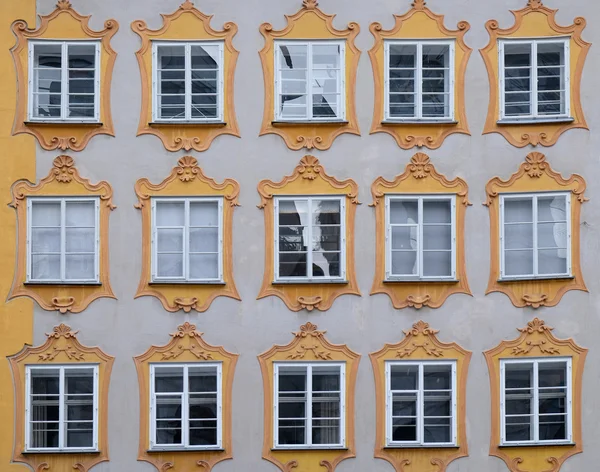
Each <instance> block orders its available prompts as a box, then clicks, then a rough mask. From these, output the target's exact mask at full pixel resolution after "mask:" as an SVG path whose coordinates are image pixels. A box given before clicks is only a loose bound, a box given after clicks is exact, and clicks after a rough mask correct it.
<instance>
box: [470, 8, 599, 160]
mask: <svg viewBox="0 0 600 472" xmlns="http://www.w3.org/2000/svg"><path fill="white" fill-rule="evenodd" d="M557 11H558V10H552V9H550V8H548V7H546V6H545V5H543V3H542V0H528V2H527V6H526V7H525V8H522V9H521V10H516V11H511V13H512V14H513V15H514V17H515V23H514V25H513V26H511V27H510V28H506V29H502V28H500V25H499V24H498V21H497V20H489V21H488V22H487V23H486V24H485V27H486V29H487V31H488V33H489V35H490V42H489V43H488V45H487V46H486V47H485V48H483V49H481V50H480V53H481V56H482V57H483V61H484V62H485V66H486V69H487V73H488V78H489V81H490V103H489V108H488V115H487V119H486V123H485V128H484V130H483V134H489V133H498V134H501V135H502V136H504V137H505V138H506V140H507V141H508V142H509V143H510V144H512V145H513V146H516V147H519V148H521V147H525V146H527V145H528V144H531V145H532V146H538V145H542V146H553V145H554V144H556V142H557V141H558V138H559V137H560V136H561V135H562V134H563V133H564V132H566V131H568V130H570V129H574V128H583V129H589V128H588V126H587V123H586V121H585V117H584V115H583V108H582V106H581V75H582V73H583V66H584V64H585V58H586V56H587V53H588V51H589V49H590V46H591V44H590V43H588V42H586V41H584V40H583V39H582V37H581V33H582V31H583V29H584V28H585V26H586V21H585V18H582V17H580V16H579V17H577V18H575V20H574V22H573V24H572V25H571V26H560V25H558V24H557V23H556V19H555V17H556V12H557ZM555 36H562V37H564V36H569V37H570V38H571V40H570V51H571V64H570V74H571V90H570V93H571V116H572V117H573V121H568V122H558V123H519V124H498V118H499V116H500V98H499V93H500V92H499V91H500V84H499V78H500V75H499V70H498V68H499V65H498V40H499V39H503V38H540V37H542V38H543V37H555Z"/></svg>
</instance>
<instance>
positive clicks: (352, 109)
mask: <svg viewBox="0 0 600 472" xmlns="http://www.w3.org/2000/svg"><path fill="white" fill-rule="evenodd" d="M334 16H335V15H327V14H325V13H323V12H322V11H321V10H320V9H319V8H318V2H317V0H303V2H302V8H301V9H300V10H299V11H298V12H297V13H295V14H294V15H286V20H287V26H286V27H285V28H284V29H281V30H275V29H273V25H271V24H270V23H263V24H262V25H261V27H260V32H261V34H262V35H263V36H264V38H265V46H264V48H263V49H262V50H261V51H260V52H259V54H260V60H261V62H262V68H263V74H264V81H265V107H264V117H263V122H262V126H261V131H260V136H263V135H265V134H278V135H279V136H281V137H282V138H283V140H284V141H285V144H286V145H287V147H288V148H290V149H293V150H300V149H302V148H306V149H309V150H310V149H319V150H321V151H323V150H325V149H329V148H330V147H331V145H332V144H333V141H334V140H335V138H336V137H338V136H339V135H341V134H344V133H350V134H356V135H359V134H360V132H359V129H358V120H357V117H356V105H355V88H356V71H357V68H358V59H359V57H360V51H359V50H358V49H357V48H356V46H355V45H354V41H355V39H356V36H357V35H358V33H359V31H360V28H359V26H358V24H357V23H349V24H348V27H347V28H346V29H345V30H338V29H336V28H334V26H333V18H334ZM313 42H314V45H311V44H309V43H313ZM294 44H295V46H294ZM299 44H304V45H305V46H306V45H307V47H308V48H312V49H313V50H314V48H315V47H318V48H319V47H320V48H324V47H327V46H326V45H327V44H329V45H337V46H338V48H339V49H338V51H339V54H340V57H338V58H337V61H338V63H337V64H329V66H331V67H329V66H328V67H324V66H323V64H322V63H315V64H314V67H310V64H311V63H312V57H313V56H311V54H310V50H311V49H308V52H306V54H305V53H299V56H294V54H293V53H292V52H291V49H290V48H298V45H299ZM278 45H282V46H281V48H282V51H281V53H280V52H278V48H279V46H278ZM315 45H317V46H315ZM316 56H317V55H315V57H316ZM320 56H321V59H322V58H323V57H325V54H321V55H320ZM303 57H304V58H306V59H305V61H304V60H303V59H302V58H303ZM296 58H297V59H298V61H299V63H298V64H295V61H294V60H295V59H296ZM304 62H306V64H305V63H304ZM278 64H279V66H278ZM297 69H300V70H297ZM303 69H305V72H304V73H303V72H302V70H303ZM336 69H337V71H336ZM299 74H300V75H299ZM304 74H307V75H304ZM324 74H326V76H325V75H324ZM313 76H314V77H317V78H318V79H319V82H320V83H322V84H323V89H322V91H321V92H320V94H317V95H319V96H320V97H321V98H320V100H321V102H319V101H318V100H319V99H318V98H315V99H314V100H315V101H314V102H312V103H311V97H312V82H311V78H312V77H313ZM336 76H337V78H336V79H335V84H336V88H335V89H334V87H331V88H329V85H330V84H334V80H333V79H334V77H336ZM299 80H300V82H299ZM299 83H300V84H302V83H303V84H304V88H303V90H299V89H298V88H297V86H298V84H299ZM287 87H290V88H289V89H287ZM302 97H304V98H302ZM284 100H288V101H289V102H290V103H291V105H290V106H291V108H290V115H284V116H281V115H282V112H283V110H284V107H283V105H284V104H285V103H286V102H285V101H284ZM296 100H298V101H297V102H296ZM315 102H317V104H319V103H320V105H318V106H317V105H315ZM302 109H304V110H305V112H306V113H300V110H302ZM315 109H318V110H322V114H321V115H320V116H319V117H315V116H313V115H314V110H315ZM328 114H329V115H330V116H327V115H328ZM278 115H279V116H278Z"/></svg>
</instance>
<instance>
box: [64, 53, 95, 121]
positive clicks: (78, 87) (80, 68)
mask: <svg viewBox="0 0 600 472" xmlns="http://www.w3.org/2000/svg"><path fill="white" fill-rule="evenodd" d="M67 48H68V54H69V71H68V76H69V82H68V83H69V117H71V118H77V117H79V118H93V117H94V110H95V96H94V94H95V87H96V84H95V72H94V69H95V66H96V46H95V45H81V44H69V45H68V46H67Z"/></svg>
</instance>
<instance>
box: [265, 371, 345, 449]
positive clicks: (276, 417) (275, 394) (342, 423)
mask: <svg viewBox="0 0 600 472" xmlns="http://www.w3.org/2000/svg"><path fill="white" fill-rule="evenodd" d="M327 366H329V367H339V368H340V442H339V443H338V444H315V445H313V444H312V393H313V392H312V369H313V367H327ZM280 367H306V423H305V427H304V428H305V429H304V431H305V439H307V442H306V443H305V444H284V445H279V368H280ZM345 447H346V363H345V362H326V361H320V362H274V363H273V448H274V449H343V448H345Z"/></svg>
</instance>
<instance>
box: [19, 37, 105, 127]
mask: <svg viewBox="0 0 600 472" xmlns="http://www.w3.org/2000/svg"><path fill="white" fill-rule="evenodd" d="M49 44H60V45H61V61H62V62H61V67H60V72H61V79H60V80H61V88H60V105H61V110H60V116H59V117H56V118H53V117H36V116H34V113H33V107H34V100H33V95H34V93H36V92H37V90H36V87H35V84H34V82H33V77H34V73H33V69H34V67H35V63H34V62H35V54H34V48H35V46H36V45H49ZM69 46H94V47H95V48H96V55H95V61H96V64H95V67H94V71H95V76H94V117H93V118H83V117H80V116H78V117H76V118H71V117H69V116H68V115H69V56H68V47H69ZM28 49H29V50H28V54H29V56H28V68H29V77H28V93H27V98H28V100H27V103H28V105H27V118H28V120H29V121H32V122H46V121H49V122H52V123H90V122H91V123H97V122H98V121H100V77H101V65H102V63H101V61H100V54H101V53H100V41H87V40H86V41H78V40H69V41H54V40H29V41H28Z"/></svg>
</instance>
